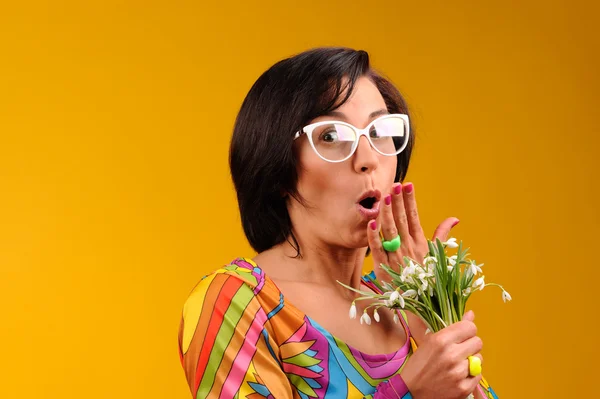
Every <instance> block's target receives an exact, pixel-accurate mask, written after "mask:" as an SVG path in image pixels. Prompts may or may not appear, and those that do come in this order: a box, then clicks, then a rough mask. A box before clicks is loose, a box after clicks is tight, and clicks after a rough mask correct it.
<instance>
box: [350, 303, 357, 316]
mask: <svg viewBox="0 0 600 399" xmlns="http://www.w3.org/2000/svg"><path fill="white" fill-rule="evenodd" d="M350 318H351V319H356V303H354V302H352V306H350Z"/></svg>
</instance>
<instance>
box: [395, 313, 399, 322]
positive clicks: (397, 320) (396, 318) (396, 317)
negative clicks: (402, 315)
mask: <svg viewBox="0 0 600 399" xmlns="http://www.w3.org/2000/svg"><path fill="white" fill-rule="evenodd" d="M399 321H400V319H398V313H396V312H394V323H396V324H398V322H399Z"/></svg>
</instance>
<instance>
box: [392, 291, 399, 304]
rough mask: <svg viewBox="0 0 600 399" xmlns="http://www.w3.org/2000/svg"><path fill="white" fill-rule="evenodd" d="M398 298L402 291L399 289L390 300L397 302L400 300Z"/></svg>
mask: <svg viewBox="0 0 600 399" xmlns="http://www.w3.org/2000/svg"><path fill="white" fill-rule="evenodd" d="M398 298H400V293H399V292H398V291H394V292H392V294H391V295H390V302H391V303H394V302H396V301H397V300H398Z"/></svg>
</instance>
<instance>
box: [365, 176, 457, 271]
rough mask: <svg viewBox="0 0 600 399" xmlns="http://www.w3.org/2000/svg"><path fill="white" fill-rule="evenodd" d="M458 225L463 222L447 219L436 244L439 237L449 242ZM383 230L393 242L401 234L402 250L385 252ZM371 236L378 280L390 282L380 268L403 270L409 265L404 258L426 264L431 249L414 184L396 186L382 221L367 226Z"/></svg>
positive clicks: (385, 199) (383, 204)
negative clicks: (402, 268) (451, 231)
mask: <svg viewBox="0 0 600 399" xmlns="http://www.w3.org/2000/svg"><path fill="white" fill-rule="evenodd" d="M458 222H459V220H458V219H457V218H454V217H452V218H447V219H445V220H444V221H443V222H442V223H440V224H439V225H438V227H437V229H436V230H435V232H434V234H433V239H432V241H435V239H436V238H439V239H440V240H441V241H447V240H448V235H449V234H450V230H451V229H452V227H454V226H456V225H457V224H458ZM380 230H381V231H382V232H383V239H384V240H387V241H389V240H392V239H393V238H394V237H396V236H397V235H398V234H399V235H400V240H401V244H400V248H398V250H396V251H392V252H387V251H386V250H384V248H383V245H382V242H381V238H380V236H379V231H380ZM367 237H368V241H369V247H370V248H371V253H372V255H373V264H374V266H375V274H376V276H377V279H381V278H382V277H384V280H386V281H387V280H389V277H385V276H387V273H385V272H384V271H383V270H382V269H381V268H380V267H378V266H379V265H380V264H381V263H383V264H385V265H388V266H389V267H391V268H393V269H394V270H399V265H402V266H405V265H404V260H403V259H404V256H408V257H409V258H411V259H414V260H416V261H417V262H419V263H422V261H423V259H424V258H425V256H426V255H427V253H428V252H429V247H428V245H427V239H426V238H425V234H424V233H423V228H422V227H421V222H420V221H419V212H418V211H417V201H416V200H415V190H414V187H413V184H412V183H404V184H401V183H396V184H394V185H393V186H392V192H391V193H390V194H388V195H384V197H383V200H382V202H381V204H380V208H379V216H378V218H377V219H374V220H371V221H370V222H369V223H368V224H367Z"/></svg>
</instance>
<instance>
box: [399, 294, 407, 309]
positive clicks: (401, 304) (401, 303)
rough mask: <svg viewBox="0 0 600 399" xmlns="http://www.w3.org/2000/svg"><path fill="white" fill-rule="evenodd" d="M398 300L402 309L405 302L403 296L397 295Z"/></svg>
mask: <svg viewBox="0 0 600 399" xmlns="http://www.w3.org/2000/svg"><path fill="white" fill-rule="evenodd" d="M398 301H399V302H400V307H401V308H402V309H404V305H406V304H405V303H404V297H403V296H399V297H398Z"/></svg>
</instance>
